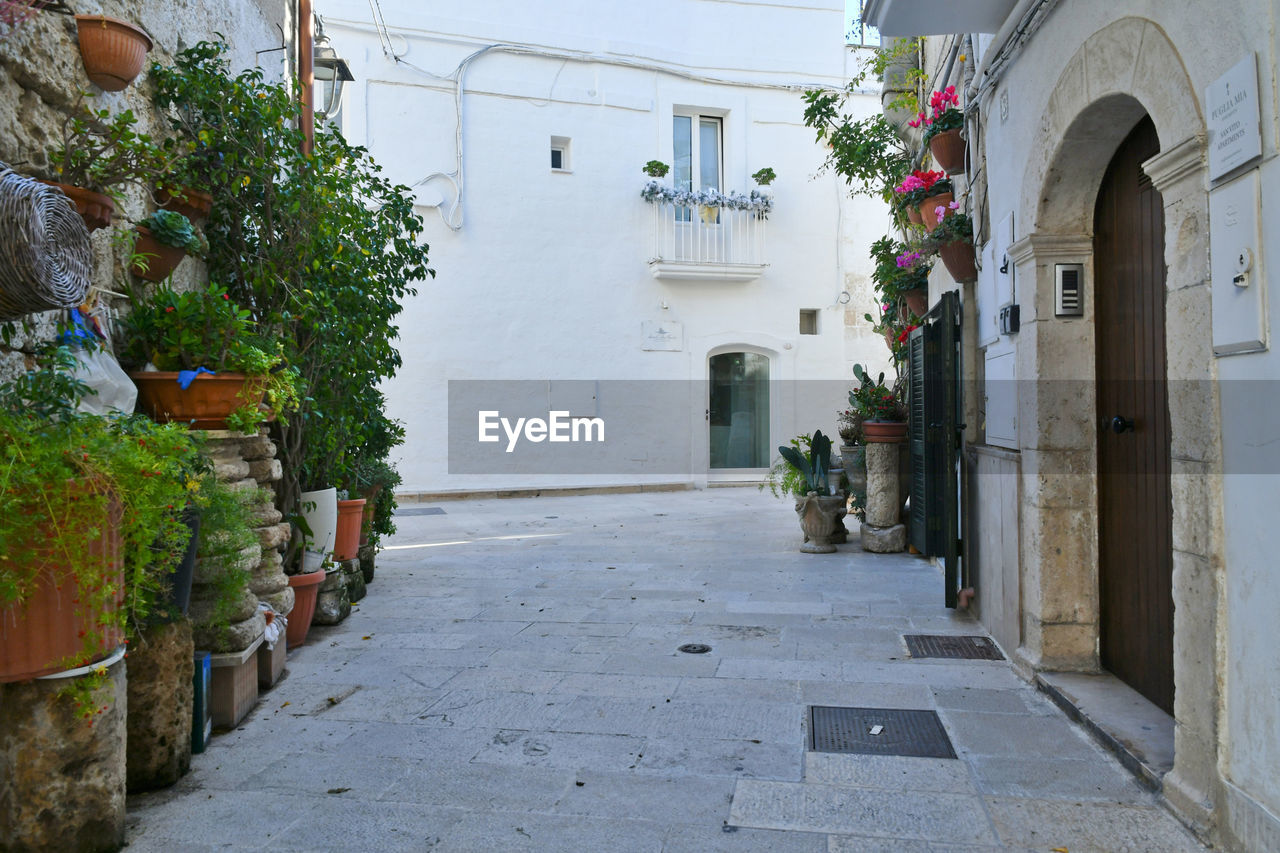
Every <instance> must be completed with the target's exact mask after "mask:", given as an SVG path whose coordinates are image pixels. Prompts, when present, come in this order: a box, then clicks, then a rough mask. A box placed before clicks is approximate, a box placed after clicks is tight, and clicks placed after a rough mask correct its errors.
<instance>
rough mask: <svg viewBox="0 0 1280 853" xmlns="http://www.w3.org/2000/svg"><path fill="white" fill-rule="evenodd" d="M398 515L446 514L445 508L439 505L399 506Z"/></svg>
mask: <svg viewBox="0 0 1280 853" xmlns="http://www.w3.org/2000/svg"><path fill="white" fill-rule="evenodd" d="M396 515H444V508H443V507H438V506H407V507H397V509H396Z"/></svg>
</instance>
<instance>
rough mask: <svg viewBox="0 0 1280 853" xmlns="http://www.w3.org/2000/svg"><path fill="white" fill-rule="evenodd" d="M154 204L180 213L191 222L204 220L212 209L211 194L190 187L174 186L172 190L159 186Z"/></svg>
mask: <svg viewBox="0 0 1280 853" xmlns="http://www.w3.org/2000/svg"><path fill="white" fill-rule="evenodd" d="M156 204H158V205H160V208H161V209H162V210H172V211H173V212H174V213H181V214H182V215H183V216H185V217H187V219H190V220H191V221H192V222H204V221H205V220H206V219H208V218H209V212H210V211H212V210H213V196H211V195H210V194H209V193H204V192H200V190H193V189H191V187H181V188H174V189H173V190H172V191H170V190H169V189H168V188H166V187H160V188H159V189H158V190H156Z"/></svg>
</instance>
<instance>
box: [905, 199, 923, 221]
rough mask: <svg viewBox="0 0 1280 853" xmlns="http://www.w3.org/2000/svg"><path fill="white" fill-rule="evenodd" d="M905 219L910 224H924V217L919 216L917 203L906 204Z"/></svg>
mask: <svg viewBox="0 0 1280 853" xmlns="http://www.w3.org/2000/svg"><path fill="white" fill-rule="evenodd" d="M907 221H908V222H910V223H911V224H912V225H923V224H924V219H923V218H922V217H921V216H920V208H919V207H918V206H917V205H914V204H909V205H907Z"/></svg>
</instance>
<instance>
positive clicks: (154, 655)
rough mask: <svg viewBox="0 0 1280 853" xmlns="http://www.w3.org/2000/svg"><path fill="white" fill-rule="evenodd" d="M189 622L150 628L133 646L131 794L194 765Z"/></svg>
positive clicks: (169, 780) (163, 782)
mask: <svg viewBox="0 0 1280 853" xmlns="http://www.w3.org/2000/svg"><path fill="white" fill-rule="evenodd" d="M194 649H195V646H194V644H193V643H192V641H191V623H190V622H189V621H188V620H186V619H183V620H181V621H178V622H170V623H168V624H164V625H156V626H154V627H151V628H148V629H147V630H146V631H144V632H143V634H142V636H141V637H139V638H138V639H137V640H136V641H134V642H133V643H131V644H130V646H129V691H128V695H129V706H128V708H129V715H128V716H129V719H128V729H129V742H128V757H127V769H128V785H129V793H131V794H134V793H138V792H140V791H150V790H153V789H155V788H164V787H166V786H168V785H172V784H173V783H174V782H177V781H178V779H180V778H181V777H182V775H183V774H185V773H186V772H187V770H188V768H190V766H191V703H192V701H193V695H192V694H193V688H192V684H191V678H192V655H193V653H194Z"/></svg>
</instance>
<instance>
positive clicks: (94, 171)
mask: <svg viewBox="0 0 1280 853" xmlns="http://www.w3.org/2000/svg"><path fill="white" fill-rule="evenodd" d="M137 123H138V119H137V117H136V116H134V114H133V111H132V110H124V111H122V112H120V113H118V114H116V115H115V116H112V115H111V111H110V110H105V109H103V110H98V109H93V108H91V107H90V106H89V105H88V104H86V103H84V101H83V99H82V100H80V101H79V102H77V104H76V107H75V109H74V110H73V111H72V112H71V113H70V114H69V115H68V116H67V119H66V121H65V122H64V123H63V127H62V145H61V146H60V147H59V148H57V149H55V150H54V151H52V152H51V153H50V154H49V168H50V170H51V177H52V179H53V180H55V181H57V182H59V183H63V184H70V185H71V186H76V187H82V188H84V189H88V190H93V191H94V192H100V193H106V194H108V195H112V196H115V197H117V198H118V197H119V193H118V190H116V188H117V187H119V186H120V185H122V184H128V183H132V184H138V185H142V186H150V185H151V184H152V183H154V182H155V181H156V180H157V179H158V178H159V177H160V176H161V175H163V174H165V173H166V172H167V171H168V170H169V167H170V164H171V163H172V162H173V158H174V156H176V155H177V153H178V148H176V147H172V146H171V148H170V149H169V150H168V151H166V150H164V149H163V148H162V147H161V146H159V145H157V144H156V143H155V142H154V141H153V140H152V139H151V137H150V136H148V135H147V134H145V133H138V132H137V131H136V130H134V127H135V125H137Z"/></svg>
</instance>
